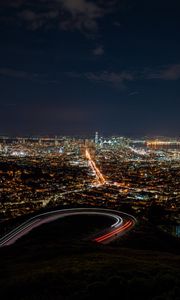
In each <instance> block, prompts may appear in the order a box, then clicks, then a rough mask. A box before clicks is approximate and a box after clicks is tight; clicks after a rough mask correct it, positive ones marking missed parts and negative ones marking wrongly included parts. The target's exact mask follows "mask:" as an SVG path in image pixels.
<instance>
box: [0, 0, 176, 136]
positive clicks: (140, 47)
mask: <svg viewBox="0 0 180 300" xmlns="http://www.w3.org/2000/svg"><path fill="white" fill-rule="evenodd" d="M119 2H120V1H116V0H113V1H108V4H107V3H104V1H101V0H96V1H93V0H91V1H90V0H89V1H88V0H78V1H73V0H66V1H64V0H59V1H56V0H53V1H51V2H49V1H47V0H43V1H42V0H37V1H33V0H27V1H25V0H14V1H12V0H9V1H4V0H3V1H1V4H0V8H1V13H0V25H1V33H0V38H1V49H0V135H9V136H18V135H19V136H29V135H42V136H43V135H50V136H52V135H72V136H77V135H93V134H94V132H95V131H98V132H100V133H101V132H102V134H103V135H122V136H132V137H135V136H144V135H145V136H161V135H162V136H179V132H180V122H179V110H180V85H179V80H180V57H179V53H180V39H179V29H180V20H179V10H180V5H179V3H178V1H176V0H173V1H171V3H169V1H162V0H159V1H155V0H153V1H150V2H148V3H144V1H138V0H136V1H131V0H126V1H122V2H121V3H119Z"/></svg>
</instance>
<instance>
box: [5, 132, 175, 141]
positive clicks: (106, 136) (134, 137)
mask: <svg viewBox="0 0 180 300" xmlns="http://www.w3.org/2000/svg"><path fill="white" fill-rule="evenodd" d="M96 132H98V134H99V137H103V138H109V137H123V138H130V139H143V138H146V139H159V138H170V139H180V135H179V136H177V135H125V134H102V133H101V132H99V131H95V132H94V133H92V134H83V133H82V134H27V135H22V134H21V135H20V134H19V135H14V134H11V135H9V134H0V139H3V138H5V139H6V138H10V139H11V138H12V139H13V138H26V139H29V138H51V139H56V138H62V137H70V138H71V137H72V138H78V137H81V138H86V137H88V138H93V137H94V136H95V133H96Z"/></svg>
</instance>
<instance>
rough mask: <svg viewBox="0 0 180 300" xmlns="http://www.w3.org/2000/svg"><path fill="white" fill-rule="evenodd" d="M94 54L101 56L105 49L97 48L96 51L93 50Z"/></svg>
mask: <svg viewBox="0 0 180 300" xmlns="http://www.w3.org/2000/svg"><path fill="white" fill-rule="evenodd" d="M93 54H94V55H97V56H101V55H103V54H104V48H103V46H97V47H96V48H95V49H94V50H93Z"/></svg>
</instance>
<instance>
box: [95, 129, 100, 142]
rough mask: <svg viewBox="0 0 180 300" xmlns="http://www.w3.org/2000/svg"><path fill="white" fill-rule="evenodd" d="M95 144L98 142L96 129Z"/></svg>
mask: <svg viewBox="0 0 180 300" xmlns="http://www.w3.org/2000/svg"><path fill="white" fill-rule="evenodd" d="M94 141H95V144H98V142H99V137H98V132H97V131H96V133H95V140H94Z"/></svg>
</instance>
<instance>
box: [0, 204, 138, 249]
mask: <svg viewBox="0 0 180 300" xmlns="http://www.w3.org/2000/svg"><path fill="white" fill-rule="evenodd" d="M72 215H103V216H107V217H109V218H111V219H112V220H113V221H114V222H113V223H112V225H111V226H110V227H108V228H106V229H105V230H103V231H101V232H99V233H98V234H96V236H94V237H93V238H92V237H91V238H90V239H91V240H92V241H94V242H97V243H102V244H107V243H110V242H111V241H113V240H114V239H117V238H118V237H119V236H121V235H123V234H125V233H126V232H127V231H129V230H130V229H132V228H133V226H134V225H135V223H136V219H135V218H134V217H133V216H131V215H129V214H126V213H124V212H120V211H116V210H110V209H102V208H74V209H62V210H55V211H51V212H47V213H43V214H39V215H37V216H35V217H33V218H30V219H29V220H27V221H26V222H24V223H22V224H21V225H20V226H18V227H16V228H15V229H13V230H12V231H11V232H9V233H8V234H6V235H5V236H4V237H2V238H1V239H0V247H4V246H9V245H12V244H14V243H15V242H16V241H17V240H18V239H20V238H21V237H22V236H24V235H26V234H27V233H28V232H30V231H31V230H32V229H34V228H36V227H39V226H40V225H42V224H45V223H49V222H52V221H55V220H57V219H59V218H63V217H67V216H72Z"/></svg>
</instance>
